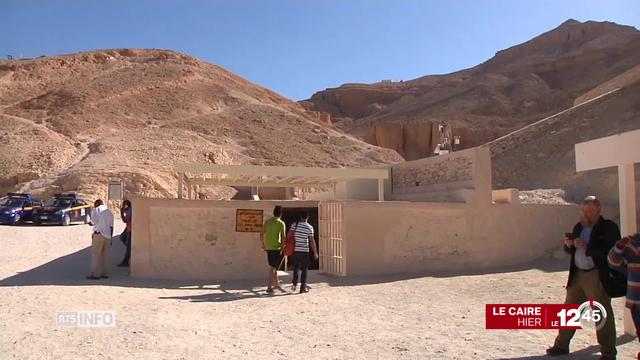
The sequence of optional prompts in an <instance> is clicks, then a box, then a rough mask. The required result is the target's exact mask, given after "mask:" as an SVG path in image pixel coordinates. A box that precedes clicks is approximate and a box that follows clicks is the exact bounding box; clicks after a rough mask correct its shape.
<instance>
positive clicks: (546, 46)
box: [301, 20, 640, 159]
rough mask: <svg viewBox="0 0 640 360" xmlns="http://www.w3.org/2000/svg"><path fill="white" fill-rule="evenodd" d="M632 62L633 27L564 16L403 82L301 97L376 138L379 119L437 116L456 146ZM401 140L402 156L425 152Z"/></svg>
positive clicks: (637, 60)
mask: <svg viewBox="0 0 640 360" xmlns="http://www.w3.org/2000/svg"><path fill="white" fill-rule="evenodd" d="M639 64H640V31H638V30H637V29H635V28H633V27H630V26H621V25H617V24H614V23H609V22H593V21H588V22H585V23H580V22H578V21H575V20H569V21H566V22H565V23H563V24H561V25H560V26H559V27H558V28H556V29H553V30H552V31H549V32H547V33H544V34H542V35H540V36H538V37H536V38H534V39H531V40H530V41H527V42H525V43H523V44H520V45H517V46H514V47H511V48H509V49H506V50H502V51H499V52H498V53H497V54H496V55H495V56H494V57H493V58H491V59H490V60H488V61H486V62H484V63H482V64H480V65H478V66H476V67H473V68H470V69H466V70H463V71H459V72H455V73H451V74H446V75H432V76H425V77H422V78H418V79H415V80H410V81H403V82H391V83H388V82H384V83H383V82H381V83H376V84H370V85H367V84H347V85H343V86H341V87H338V88H333V89H326V90H323V91H319V92H317V93H315V94H314V95H313V96H312V97H311V98H310V99H308V100H305V101H302V102H301V103H302V104H303V105H304V106H305V107H307V108H309V109H312V110H316V111H324V112H328V113H330V114H331V116H332V118H333V119H334V121H335V122H336V125H337V126H340V127H341V128H343V129H345V130H347V131H348V132H350V133H351V134H354V135H357V136H360V137H362V138H365V134H367V132H368V130H369V133H371V132H372V131H371V129H368V128H370V127H374V128H375V129H374V130H373V132H374V133H375V132H382V134H377V137H378V138H380V137H381V138H385V137H389V136H388V135H386V134H384V132H385V131H387V129H386V128H385V127H384V126H381V125H380V124H383V123H387V122H401V123H403V124H406V125H405V126H406V127H409V128H411V129H413V128H414V127H415V128H416V129H418V128H420V126H418V125H412V124H414V123H423V122H439V121H442V120H444V121H447V122H448V123H450V124H451V125H452V126H453V128H454V133H456V132H458V133H460V134H462V147H463V148H464V147H470V146H477V145H479V144H482V143H484V142H487V141H490V140H492V139H494V138H496V137H498V136H501V135H505V134H507V133H509V132H511V131H514V130H516V129H518V128H520V127H522V126H524V125H526V124H529V123H531V122H534V121H536V120H538V119H541V118H543V117H546V116H548V115H551V114H554V113H556V112H559V111H561V110H563V109H566V108H569V107H571V106H572V105H573V104H574V101H575V100H576V98H578V97H580V96H581V95H584V94H587V95H588V96H592V95H594V94H593V93H589V91H591V90H592V89H594V88H595V87H597V86H599V85H601V84H603V83H605V82H607V81H608V80H610V79H612V78H615V77H616V76H619V75H621V74H623V73H625V72H626V71H628V70H630V69H631V68H633V67H634V66H637V65H639ZM628 76H634V73H630V74H628ZM585 99H586V98H585V97H582V98H581V100H585ZM412 131H413V130H410V131H408V132H409V133H410V132H412ZM405 132H406V131H405ZM366 138H367V139H371V136H367V137H366ZM404 140H407V139H403V138H402V137H399V140H398V141H404ZM385 146H386V145H385ZM389 147H391V148H403V144H395V143H394V144H390V146H389ZM409 147H411V145H410V144H409ZM404 148H405V151H404V152H405V153H404V154H403V155H405V157H407V158H409V159H412V158H415V157H419V155H420V154H421V155H422V156H425V154H427V153H429V152H428V151H426V150H424V149H419V150H416V149H412V148H409V149H406V148H407V146H404Z"/></svg>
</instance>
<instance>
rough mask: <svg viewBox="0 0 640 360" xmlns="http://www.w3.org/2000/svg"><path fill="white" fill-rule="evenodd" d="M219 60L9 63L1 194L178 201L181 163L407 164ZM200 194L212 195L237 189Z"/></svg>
mask: <svg viewBox="0 0 640 360" xmlns="http://www.w3.org/2000/svg"><path fill="white" fill-rule="evenodd" d="M322 120H324V119H322V117H321V116H319V115H318V114H317V113H312V112H309V111H306V110H305V109H304V108H303V107H302V106H300V105H299V104H297V103H295V102H293V101H290V100H288V99H286V98H284V97H282V96H280V95H278V94H276V93H274V92H272V91H270V90H267V89H265V88H262V87H259V86H257V85H255V84H253V83H251V82H249V81H247V80H245V79H243V78H241V77H239V76H237V75H235V74H233V73H230V72H228V71H226V70H224V69H222V68H220V67H218V66H216V65H212V64H208V63H205V62H202V61H200V60H198V59H196V58H193V57H191V56H187V55H184V54H180V53H177V52H174V51H167V50H140V49H114V50H97V51H91V52H83V53H78V54H71V55H62V56H51V57H40V58H37V59H30V60H2V61H0V149H1V150H2V151H1V152H0V193H2V192H5V191H8V190H25V191H32V192H34V193H36V194H40V195H42V196H47V195H49V194H51V193H52V192H55V191H62V190H78V191H80V192H81V193H83V194H86V195H88V196H89V195H90V196H105V191H106V187H105V184H106V183H107V182H108V181H109V180H110V179H123V180H125V185H126V187H127V190H129V191H131V192H133V193H136V194H142V195H148V196H175V194H176V189H177V177H176V175H175V174H174V173H173V172H172V168H173V166H174V165H175V164H176V163H180V162H200V163H203V162H209V163H217V164H268V165H304V166H314V165H317V166H335V167H340V166H358V167H369V166H376V165H380V164H384V163H393V162H398V161H401V160H402V159H401V158H400V157H399V156H398V155H397V154H396V153H394V152H393V151H391V150H387V149H382V148H378V147H375V146H371V145H369V144H366V143H363V142H362V141H360V140H358V139H356V138H354V137H351V136H349V135H345V134H344V133H341V132H339V131H336V130H335V129H333V128H332V127H331V126H330V125H329V124H327V123H326V122H323V121H322ZM212 191H213V190H205V189H202V193H201V195H202V196H206V197H209V198H217V197H225V198H226V197H230V196H231V195H232V194H233V190H232V189H229V188H224V189H218V190H217V191H213V192H212Z"/></svg>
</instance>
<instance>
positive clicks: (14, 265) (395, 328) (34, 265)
mask: <svg viewBox="0 0 640 360" xmlns="http://www.w3.org/2000/svg"><path fill="white" fill-rule="evenodd" d="M89 233H90V229H89V227H88V226H82V225H79V226H71V227H67V228H64V227H42V228H38V227H32V226H26V227H9V226H0V242H1V243H2V244H1V246H2V252H0V358H2V359H80V358H84V359H221V358H271V359H273V358H282V359H285V358H310V359H352V358H353V359H355V358H357V359H393V358H403V359H543V358H545V357H543V356H541V354H543V353H544V350H545V348H546V347H547V346H548V345H549V344H551V343H552V341H553V338H554V336H555V332H554V331H547V330H537V331H502V330H501V331H496V330H493V331H488V330H485V329H484V326H485V324H484V316H485V314H484V311H485V310H484V309H485V308H484V305H485V303H494V302H498V303H557V302H562V300H563V297H564V290H563V284H564V282H565V279H566V275H567V273H566V271H564V261H562V262H561V263H558V262H555V263H554V262H545V263H544V264H543V263H540V264H537V266H536V267H523V268H521V269H506V270H503V271H497V272H495V273H487V274H466V275H464V274H449V275H446V276H444V275H443V276H435V277H416V278H376V279H367V278H360V279H348V280H347V279H336V278H329V277H324V276H322V275H319V274H314V275H313V278H312V282H311V285H312V287H313V288H312V290H311V292H310V293H308V294H303V295H299V294H278V295H276V296H272V297H270V296H266V295H265V294H264V288H263V287H261V284H258V283H223V284H202V283H199V284H192V283H191V284H190V283H175V282H160V281H140V280H134V279H130V278H129V277H128V274H127V270H126V269H123V268H114V270H113V271H112V272H111V275H112V276H111V278H110V279H108V280H102V281H99V282H90V281H88V280H85V279H84V276H85V275H86V274H87V273H88V266H89V252H88V248H87V247H88V245H89ZM114 244H115V246H114V248H113V250H112V254H113V257H112V263H113V264H115V263H116V262H117V261H119V260H120V258H121V256H122V254H123V247H122V245H120V243H119V241H117V240H114ZM285 281H287V282H288V281H289V279H288V278H286V277H285ZM69 310H113V311H115V313H116V318H117V320H116V326H115V327H113V328H72V327H63V326H59V325H57V324H56V313H57V312H58V311H69ZM614 310H615V312H616V321H617V327H618V333H619V334H622V321H621V316H622V301H621V299H616V300H615V302H614ZM618 340H619V344H620V345H619V347H618V349H619V354H620V356H619V359H631V358H634V356H635V353H636V352H637V351H639V350H640V346H639V345H638V343H637V341H636V340H635V339H632V338H631V337H628V336H622V335H620V336H619V339H618ZM594 345H596V339H595V334H594V333H593V332H592V331H586V330H585V331H580V332H578V334H577V335H576V338H575V339H574V342H573V350H575V351H577V353H574V355H572V356H571V357H568V358H571V359H595V358H597V353H598V347H597V346H594Z"/></svg>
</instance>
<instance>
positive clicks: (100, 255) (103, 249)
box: [91, 234, 111, 276]
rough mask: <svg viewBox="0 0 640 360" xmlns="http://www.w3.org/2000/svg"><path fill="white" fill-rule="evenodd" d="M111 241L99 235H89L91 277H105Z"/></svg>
mask: <svg viewBox="0 0 640 360" xmlns="http://www.w3.org/2000/svg"><path fill="white" fill-rule="evenodd" d="M110 252H111V239H109V238H106V237H104V236H102V235H100V234H93V235H91V275H93V276H107V275H108V270H109V253H110Z"/></svg>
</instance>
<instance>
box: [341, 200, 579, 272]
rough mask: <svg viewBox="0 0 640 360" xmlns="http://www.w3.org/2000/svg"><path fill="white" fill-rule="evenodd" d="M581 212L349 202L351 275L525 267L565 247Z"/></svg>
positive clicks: (550, 208)
mask: <svg viewBox="0 0 640 360" xmlns="http://www.w3.org/2000/svg"><path fill="white" fill-rule="evenodd" d="M577 210H578V209H577V207H575V206H560V205H518V206H513V205H488V206H484V207H474V206H472V205H468V204H438V203H401V202H386V203H379V204H372V203H364V202H363V203H355V202H353V203H345V204H344V219H343V229H344V234H343V237H344V239H345V241H346V252H347V274H348V275H349V276H359V275H376V274H402V273H436V272H450V271H455V272H465V271H477V270H481V269H489V268H496V267H501V266H509V265H515V264H523V263H527V262H529V261H532V260H535V259H537V258H540V257H542V256H545V255H549V254H551V253H552V252H553V251H556V250H558V249H559V248H560V244H561V241H562V236H563V234H564V232H566V231H569V230H570V229H571V227H572V226H573V224H574V223H575V221H576V220H577Z"/></svg>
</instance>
